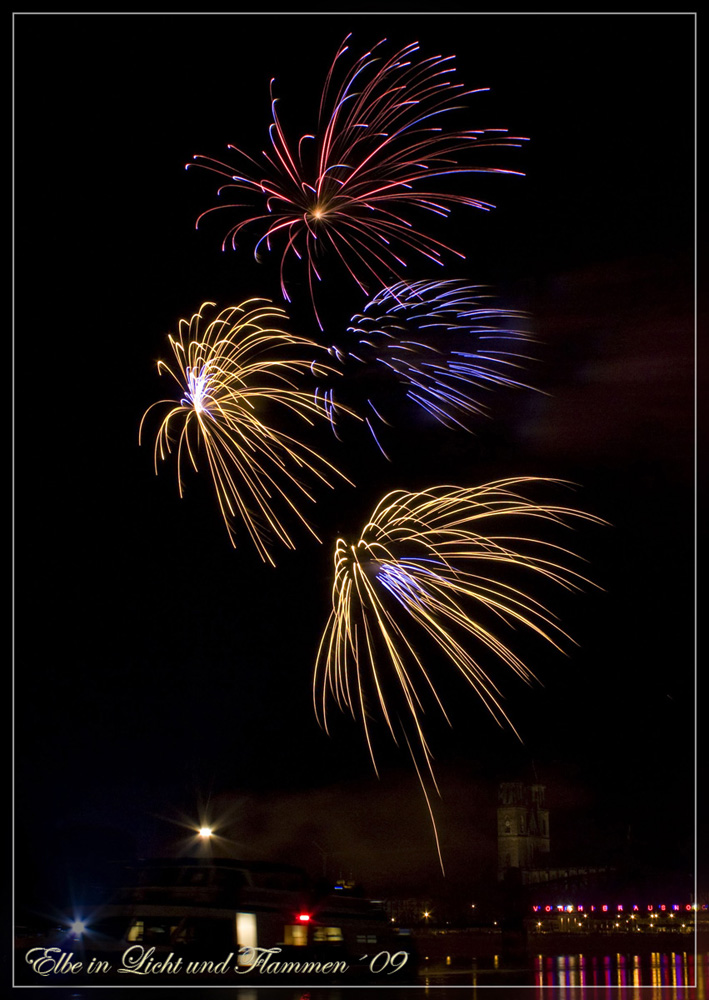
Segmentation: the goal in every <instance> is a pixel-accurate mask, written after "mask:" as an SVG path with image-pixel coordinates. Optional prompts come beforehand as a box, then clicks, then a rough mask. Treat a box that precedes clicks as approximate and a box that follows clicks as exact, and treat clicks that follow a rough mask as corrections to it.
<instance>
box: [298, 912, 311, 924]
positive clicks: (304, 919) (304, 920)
mask: <svg viewBox="0 0 709 1000" xmlns="http://www.w3.org/2000/svg"><path fill="white" fill-rule="evenodd" d="M298 920H299V921H300V922H301V924H307V923H309V921H310V914H309V913H299V914H298Z"/></svg>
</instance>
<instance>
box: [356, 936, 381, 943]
mask: <svg viewBox="0 0 709 1000" xmlns="http://www.w3.org/2000/svg"><path fill="white" fill-rule="evenodd" d="M376 943H377V935H376V934H358V935H357V944H376Z"/></svg>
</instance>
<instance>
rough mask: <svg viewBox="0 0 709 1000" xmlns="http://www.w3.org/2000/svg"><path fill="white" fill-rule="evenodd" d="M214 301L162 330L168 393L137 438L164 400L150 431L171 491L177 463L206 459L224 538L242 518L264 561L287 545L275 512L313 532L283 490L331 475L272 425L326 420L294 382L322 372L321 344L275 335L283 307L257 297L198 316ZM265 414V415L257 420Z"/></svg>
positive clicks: (318, 401) (180, 466)
mask: <svg viewBox="0 0 709 1000" xmlns="http://www.w3.org/2000/svg"><path fill="white" fill-rule="evenodd" d="M212 309H216V306H215V303H213V302H205V303H204V304H203V305H202V306H201V307H200V309H199V311H198V312H197V313H195V314H194V316H192V318H191V319H190V320H189V321H188V320H180V323H179V327H178V334H177V336H176V337H172V336H170V337H169V342H170V347H171V349H172V353H173V361H172V362H171V363H168V362H166V361H158V364H157V367H158V372H159V373H160V374H168V375H170V376H171V377H172V378H173V380H174V381H175V383H176V384H177V386H178V387H179V391H180V398H178V399H174V398H173V399H164V400H160V401H158V402H156V403H153V404H152V406H150V407H149V408H148V410H146V412H145V414H144V415H143V418H142V420H141V422H140V431H139V441H140V442H141V443H142V438H143V433H144V425H145V421H146V418H147V417H148V414H149V413H150V412H151V411H152V410H153V408H154V407H168V410H167V413H166V414H165V415H164V417H163V418H162V422H161V423H160V425H159V428H158V430H157V434H156V437H155V447H154V460H155V471H156V473H157V471H158V460H161V461H164V460H165V459H166V458H167V457H168V455H170V454H171V453H172V452H173V451H175V452H176V456H177V476H178V487H179V493H180V496H183V494H184V467H185V465H187V466H191V467H192V468H193V469H194V470H195V471H197V470H198V460H199V458H200V456H201V458H202V459H204V460H205V461H206V464H207V467H208V469H209V472H210V475H211V477H212V481H213V483H214V488H215V491H216V495H217V500H218V502H219V508H220V510H221V513H222V516H223V518H224V522H225V524H226V527H227V531H228V533H229V538H230V540H231V543H232V545H234V546H236V529H235V522H236V521H237V520H241V521H242V522H243V524H244V525H245V527H246V529H247V532H248V534H249V535H250V537H251V539H252V541H253V543H254V545H255V546H256V548H257V550H258V553H259V555H260V556H261V558H262V559H263V560H264V561H268V562H270V563H271V564H273V563H274V560H273V558H272V556H271V553H270V547H271V545H272V543H273V542H274V541H278V542H280V543H283V544H285V545H286V546H288V547H289V548H293V547H294V543H293V541H292V539H291V536H290V534H289V532H288V530H287V529H286V527H285V525H284V522H283V520H282V519H281V514H280V512H279V511H280V510H283V511H285V512H287V513H288V514H289V515H291V514H294V515H295V516H296V517H297V518H298V519H299V520H300V521H301V522H302V523H303V524H304V525H305V526H306V527H307V528H308V530H309V531H310V532H311V534H313V535H314V536H315V537H316V538H317V535H316V534H315V532H314V531H313V529H312V527H311V526H310V525H309V524H308V522H307V521H306V519H305V518H304V517H303V515H302V514H301V513H300V511H299V509H298V507H297V506H296V504H295V502H294V501H293V500H292V499H291V494H292V493H295V494H296V495H298V496H299V497H300V498H301V499H302V498H303V497H306V498H307V499H309V500H313V499H314V497H313V496H312V494H311V492H310V488H309V487H308V486H306V482H307V481H308V480H319V481H320V482H324V483H327V484H328V485H330V483H329V476H330V474H331V473H335V474H336V475H337V476H340V477H342V478H343V479H344V478H345V477H344V476H342V473H340V472H338V470H337V469H335V467H334V466H333V465H331V464H330V463H329V462H328V461H327V460H326V459H325V458H323V457H322V456H321V455H320V454H318V453H317V452H316V451H314V450H313V449H312V448H310V447H308V446H307V445H306V444H304V443H303V442H302V441H300V440H299V439H296V438H295V437H293V436H291V435H290V434H286V433H285V432H284V431H282V430H280V429H279V428H278V426H277V424H278V423H279V422H280V419H282V418H284V417H285V418H287V420H288V422H289V423H292V422H293V419H294V418H295V419H296V420H297V421H298V422H299V423H301V424H302V425H304V426H306V427H307V426H311V427H312V425H313V424H314V423H315V422H317V421H322V420H327V421H332V419H333V412H334V409H335V407H334V404H333V403H332V400H331V399H330V398H329V397H328V396H327V394H325V395H323V396H322V397H320V396H317V397H316V396H315V394H314V393H313V391H312V388H304V387H303V385H302V383H303V382H304V380H307V379H309V378H310V377H312V376H315V377H321V376H330V375H332V368H331V367H330V365H329V363H328V358H327V354H326V353H325V351H324V349H323V348H322V347H320V346H319V345H318V344H316V343H314V342H313V341H310V340H307V339H305V338H304V337H298V336H294V335H292V334H290V333H286V332H284V330H283V328H282V326H283V322H284V320H285V313H284V312H283V310H282V309H279V308H278V307H276V306H274V305H273V304H272V303H271V302H269V301H268V300H266V299H250V300H247V301H246V302H243V303H242V304H241V305H238V306H230V307H228V308H226V309H223V310H222V311H221V312H218V313H217V315H216V316H214V318H212V319H209V320H208V319H207V318H206V317H207V316H208V315H209V311H210V310H212ZM266 421H268V422H266Z"/></svg>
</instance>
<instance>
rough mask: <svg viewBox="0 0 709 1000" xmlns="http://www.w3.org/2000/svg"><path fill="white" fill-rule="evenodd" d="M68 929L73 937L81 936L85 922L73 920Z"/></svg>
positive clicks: (84, 928)
mask: <svg viewBox="0 0 709 1000" xmlns="http://www.w3.org/2000/svg"><path fill="white" fill-rule="evenodd" d="M69 930H70V931H71V933H72V934H73V935H74V936H75V937H81V935H82V934H83V933H84V931H85V930H86V924H85V923H84V921H83V920H73V921H72V922H71V924H70V925H69Z"/></svg>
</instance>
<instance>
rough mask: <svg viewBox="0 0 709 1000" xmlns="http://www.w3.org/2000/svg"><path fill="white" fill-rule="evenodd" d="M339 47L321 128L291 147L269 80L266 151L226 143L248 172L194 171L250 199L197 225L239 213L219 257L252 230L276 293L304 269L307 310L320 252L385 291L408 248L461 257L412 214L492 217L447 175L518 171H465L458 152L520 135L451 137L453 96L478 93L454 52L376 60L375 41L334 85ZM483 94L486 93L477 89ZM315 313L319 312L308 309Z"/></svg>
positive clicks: (216, 167)
mask: <svg viewBox="0 0 709 1000" xmlns="http://www.w3.org/2000/svg"><path fill="white" fill-rule="evenodd" d="M349 38H350V36H349V35H348V36H347V38H346V39H345V40H344V42H343V43H342V45H341V46H340V49H339V51H338V53H337V55H336V56H335V59H334V61H333V63H332V66H331V67H330V71H329V73H328V75H327V78H326V80H325V86H324V88H323V92H322V97H321V100H320V110H319V115H318V127H317V130H316V132H315V134H308V135H303V136H301V137H300V139H299V140H298V141H297V143H292V142H290V141H289V139H288V138H287V137H286V134H285V131H284V129H283V127H282V125H281V122H280V119H279V116H278V112H277V101H276V99H274V98H273V80H272V81H271V97H272V102H271V108H272V117H273V123H272V124H271V126H270V129H269V133H270V141H271V148H270V149H268V150H264V151H263V158H264V161H265V163H264V162H259V161H257V160H255V159H254V158H253V157H251V156H250V155H249V154H247V153H246V152H244V150H242V149H240V148H238V147H236V146H232V145H229V146H228V149H230V150H233V151H234V152H235V153H238V154H239V156H240V157H241V158H242V162H244V161H245V163H246V164H247V166H246V170H247V171H248V172H243V173H242V172H239V171H238V169H237V168H235V167H234V166H231V165H230V164H228V163H225V162H221V161H220V160H215V159H212V158H210V157H207V156H201V155H196V156H195V157H194V161H195V162H194V163H192V164H187V166H188V167H190V166H194V165H197V166H201V167H204V168H206V169H208V170H211V171H213V172H214V173H216V174H217V175H219V176H220V177H223V178H225V183H223V184H222V185H221V186H220V188H219V190H218V194H219V195H220V196H221V195H223V194H228V195H230V194H231V192H233V191H245V192H247V193H248V194H250V195H252V196H254V199H250V200H249V201H247V202H234V201H231V199H228V200H227V201H225V203H224V204H221V205H217V206H215V207H213V208H210V209H207V211H205V212H203V213H202V214H201V215H200V216H199V218H198V219H197V226H199V223H200V221H201V220H202V219H203V218H204V217H205V216H206V215H208V214H210V213H211V212H214V211H217V210H218V209H224V208H227V209H237V210H244V211H245V214H244V217H243V218H242V219H240V221H238V222H237V223H236V224H235V225H233V226H232V227H231V229H230V230H229V231H228V233H227V234H226V236H225V237H224V240H223V243H222V249H226V247H227V245H229V244H231V246H232V248H234V249H236V246H237V242H238V240H239V239H240V238H241V235H242V231H243V230H245V229H247V228H250V229H251V230H252V231H253V232H254V233H255V234H256V244H255V247H254V255H255V256H256V257H257V259H258V254H259V250H260V248H261V247H262V245H263V244H265V246H266V247H267V249H268V250H269V251H270V250H274V249H276V247H278V252H279V253H280V279H281V291H282V293H283V297H284V298H285V299H286V301H290V297H289V295H288V292H287V289H286V281H285V273H284V272H285V267H286V264H287V262H288V261H289V259H291V258H293V257H294V258H296V259H297V260H298V261H301V262H304V263H305V266H306V267H307V273H308V283H309V287H310V293H311V297H312V299H313V305H315V282H316V281H320V280H321V275H320V269H319V262H320V260H321V258H323V257H324V256H325V255H326V254H335V255H336V256H337V257H339V258H340V259H341V261H342V262H343V264H344V266H345V267H346V269H347V271H348V272H349V273H350V274H351V276H352V278H353V279H354V280H355V281H356V282H357V284H358V285H359V286H360V287H361V288H362V290H363V291H365V292H366V291H368V288H367V284H366V282H367V281H370V282H371V281H372V280H373V281H374V282H376V284H377V285H385V284H387V283H388V281H390V280H391V276H392V274H393V275H396V276H399V271H398V268H400V267H405V266H406V258H407V256H408V255H409V253H410V252H412V251H413V252H415V253H416V254H421V255H423V256H425V257H427V258H429V259H431V260H433V261H434V262H435V263H437V264H441V263H442V256H443V254H444V252H446V251H449V252H451V253H455V254H457V256H459V257H462V256H463V255H462V254H460V253H458V251H456V250H454V249H453V248H452V247H449V246H447V245H446V244H444V243H441V242H440V241H438V240H437V239H435V238H433V237H432V236H428V235H427V234H426V233H424V232H422V231H421V229H420V228H419V227H418V226H415V225H414V224H413V223H412V222H411V221H410V219H408V218H407V212H408V210H409V209H411V208H415V209H423V210H425V211H428V212H432V213H434V214H436V215H439V216H444V217H445V216H447V215H448V214H449V212H450V211H451V208H452V207H453V206H454V205H467V206H469V207H472V208H478V209H483V210H489V209H490V208H492V207H494V206H492V205H491V204H490V203H488V202H485V201H481V200H480V199H478V198H474V197H472V196H471V195H470V194H465V193H454V192H450V191H448V190H447V189H446V185H447V180H444V179H449V178H451V177H453V176H460V175H465V174H471V173H499V174H519V171H514V170H503V169H501V168H497V167H486V166H480V165H477V166H475V165H474V166H464V165H461V164H459V163H458V161H457V157H458V155H459V154H460V153H461V152H466V153H467V152H468V151H470V150H471V149H479V148H480V147H481V146H490V145H496V146H499V145H509V146H518V145H519V143H520V142H522V141H524V140H523V139H522V138H521V137H511V136H508V134H507V131H506V130H505V129H477V130H464V131H460V130H448V129H447V128H445V127H444V126H445V124H446V120H447V119H446V116H448V115H449V114H450V113H451V112H454V111H458V110H460V109H461V107H462V105H461V104H460V103H459V102H460V100H461V99H462V98H464V97H466V96H468V95H469V94H473V93H478V92H479V91H466V90H465V89H464V87H463V84H461V83H456V82H455V81H454V80H453V79H452V77H453V74H454V72H455V68H454V65H453V60H454V57H453V56H446V57H443V56H438V55H437V56H429V57H426V58H423V57H421V56H420V55H419V54H418V53H419V45H418V43H416V42H414V43H412V44H410V45H406V46H404V48H402V49H400V50H399V51H398V52H396V53H395V54H394V55H392V56H390V57H388V58H386V57H384V56H381V55H379V50H380V47H381V46H382V45H383V44H384V42H385V41H386V40H385V39H383V40H382V41H381V42H379V43H378V44H377V45H375V46H374V48H372V49H371V51H369V52H366V53H365V54H364V55H362V56H360V57H359V58H358V59H357V60H356V61H355V62H354V64H353V65H352V66H351V68H350V69H349V71H347V73H346V74H345V76H344V79H343V81H342V83H340V85H339V87H338V85H337V83H336V77H337V75H338V73H337V71H338V69H339V66H340V65H341V60H342V59H343V57H344V56H345V54H346V53H347V51H348V45H347V42H348V40H349ZM480 89H481V90H484V89H487V88H480ZM316 315H317V310H316Z"/></svg>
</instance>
